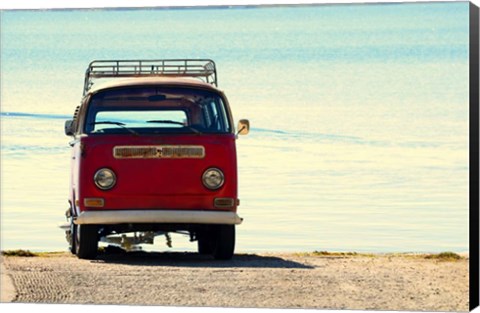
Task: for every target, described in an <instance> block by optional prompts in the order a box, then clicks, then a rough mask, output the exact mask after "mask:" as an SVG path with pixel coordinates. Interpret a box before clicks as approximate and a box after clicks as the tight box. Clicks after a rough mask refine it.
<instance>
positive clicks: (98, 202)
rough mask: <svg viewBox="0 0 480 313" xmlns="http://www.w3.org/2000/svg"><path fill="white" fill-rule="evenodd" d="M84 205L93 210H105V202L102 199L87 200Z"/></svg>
mask: <svg viewBox="0 0 480 313" xmlns="http://www.w3.org/2000/svg"><path fill="white" fill-rule="evenodd" d="M83 204H84V205H85V206H86V207H91V208H103V206H104V205H105V201H104V200H103V199H102V198H85V199H84V200H83Z"/></svg>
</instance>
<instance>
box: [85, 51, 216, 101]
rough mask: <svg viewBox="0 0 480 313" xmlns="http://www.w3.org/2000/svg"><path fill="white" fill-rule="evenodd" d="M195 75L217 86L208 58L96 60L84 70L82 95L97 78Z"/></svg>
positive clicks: (214, 70)
mask: <svg viewBox="0 0 480 313" xmlns="http://www.w3.org/2000/svg"><path fill="white" fill-rule="evenodd" d="M159 76H172V77H195V78H198V79H200V80H202V81H204V82H206V83H209V84H212V85H215V86H218V84H217V69H216V67H215V62H213V61H212V60H209V59H170V60H96V61H92V62H91V63H90V64H89V66H88V68H87V71H86V72H85V83H84V87H83V95H85V94H86V93H87V92H88V91H89V90H90V88H91V87H92V85H93V81H94V80H95V79H98V78H123V77H159Z"/></svg>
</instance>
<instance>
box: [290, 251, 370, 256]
mask: <svg viewBox="0 0 480 313" xmlns="http://www.w3.org/2000/svg"><path fill="white" fill-rule="evenodd" d="M297 255H299V256H327V257H328V256H332V257H335V256H337V257H338V256H363V257H374V256H375V255H374V254H371V253H358V252H329V251H313V252H305V253H298V254H297Z"/></svg>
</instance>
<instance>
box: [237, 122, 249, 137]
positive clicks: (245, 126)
mask: <svg viewBox="0 0 480 313" xmlns="http://www.w3.org/2000/svg"><path fill="white" fill-rule="evenodd" d="M237 129H238V132H237V135H246V134H248V132H249V131H250V122H249V121H248V120H240V121H238V128H237Z"/></svg>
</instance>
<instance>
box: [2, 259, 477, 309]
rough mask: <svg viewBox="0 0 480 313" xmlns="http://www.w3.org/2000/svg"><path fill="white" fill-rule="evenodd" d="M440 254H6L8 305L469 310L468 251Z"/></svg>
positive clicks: (4, 269)
mask: <svg viewBox="0 0 480 313" xmlns="http://www.w3.org/2000/svg"><path fill="white" fill-rule="evenodd" d="M437 256H438V255H423V254H401V253H392V254H362V253H331V252H313V253H261V254H236V255H235V256H234V258H233V259H232V260H231V261H214V260H212V259H211V258H210V257H208V256H202V255H198V254H196V253H179V252H178V253H168V252H164V253H158V252H138V253H117V254H101V255H99V257H98V259H97V260H79V259H77V258H76V257H75V256H73V255H71V254H69V253H66V252H65V253H64V252H60V253H40V254H38V255H36V256H34V257H25V256H5V255H4V256H2V260H1V261H2V302H20V303H64V304H117V305H122V304H123V305H160V306H198V307H202V306H210V307H234V308H309V309H354V310H357V309H358V310H409V311H417V310H426V311H468V292H469V279H468V255H467V256H462V257H460V258H459V259H455V258H438V257H437ZM4 278H6V280H4ZM8 280H10V283H9V284H7V285H4V281H8ZM8 286H10V287H11V288H9V287H8ZM6 287H7V288H6ZM12 288H13V290H12ZM6 291H7V292H6ZM12 292H13V293H12ZM5 295H7V296H8V297H9V300H8V301H5V299H6V298H5Z"/></svg>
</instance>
